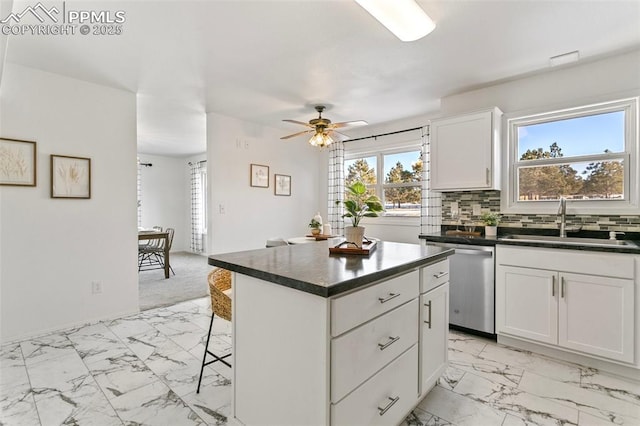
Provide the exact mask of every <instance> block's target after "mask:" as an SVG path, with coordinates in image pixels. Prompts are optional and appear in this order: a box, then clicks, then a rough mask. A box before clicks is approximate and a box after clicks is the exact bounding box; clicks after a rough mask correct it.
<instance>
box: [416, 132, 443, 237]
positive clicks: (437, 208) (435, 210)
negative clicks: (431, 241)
mask: <svg viewBox="0 0 640 426" xmlns="http://www.w3.org/2000/svg"><path fill="white" fill-rule="evenodd" d="M421 147H422V148H421V151H422V197H421V198H422V202H421V208H420V233H421V234H431V233H435V232H439V231H440V225H441V223H442V197H441V196H440V193H439V192H434V191H430V190H429V187H430V179H431V176H430V173H431V166H430V144H429V126H425V127H423V128H422V144H421Z"/></svg>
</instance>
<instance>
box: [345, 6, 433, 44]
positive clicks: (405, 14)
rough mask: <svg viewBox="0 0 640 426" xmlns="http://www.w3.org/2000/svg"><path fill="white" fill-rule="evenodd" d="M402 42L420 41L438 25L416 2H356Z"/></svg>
mask: <svg viewBox="0 0 640 426" xmlns="http://www.w3.org/2000/svg"><path fill="white" fill-rule="evenodd" d="M355 1H356V3H358V4H359V5H360V6H362V7H363V8H364V9H365V10H366V11H367V12H369V13H370V14H371V15H372V16H373V17H374V18H376V19H377V20H378V21H380V23H381V24H382V25H384V26H385V27H387V29H388V30H389V31H391V32H392V33H393V34H395V36H396V37H398V38H399V39H400V40H402V41H414V40H418V39H420V38H422V37H424V36H426V35H427V34H429V33H430V32H431V31H433V30H434V29H435V28H436V24H435V23H434V22H433V20H432V19H431V18H430V17H429V15H427V14H426V13H425V11H424V10H422V8H421V7H420V6H419V5H418V4H417V3H416V2H415V0H393V1H389V0H355Z"/></svg>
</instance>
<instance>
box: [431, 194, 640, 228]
mask: <svg viewBox="0 0 640 426" xmlns="http://www.w3.org/2000/svg"><path fill="white" fill-rule="evenodd" d="M453 201H457V202H458V209H459V210H460V222H461V223H465V222H475V223H476V224H478V225H479V224H480V223H481V221H480V216H474V215H473V207H472V206H473V204H480V206H481V209H482V211H486V210H487V209H489V210H491V211H493V212H499V211H500V191H464V192H443V193H442V224H443V225H455V224H456V223H455V222H454V221H452V220H451V202H453ZM566 221H567V222H566V223H567V226H570V227H571V226H573V227H581V228H582V229H583V230H592V231H629V232H632V231H633V232H640V216H639V215H636V216H632V215H606V216H601V215H569V214H568V215H567V216H566ZM500 226H501V227H514V228H557V227H558V216H557V215H555V214H553V215H549V214H530V215H520V214H503V215H501V220H500Z"/></svg>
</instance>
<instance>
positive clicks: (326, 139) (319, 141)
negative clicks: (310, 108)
mask: <svg viewBox="0 0 640 426" xmlns="http://www.w3.org/2000/svg"><path fill="white" fill-rule="evenodd" d="M309 143H310V144H311V145H313V146H317V147H320V148H324V147H325V146H328V145H331V144H332V143H333V139H331V136H329V135H328V134H326V133H324V132H317V133H316V134H315V135H313V136H312V137H311V139H309Z"/></svg>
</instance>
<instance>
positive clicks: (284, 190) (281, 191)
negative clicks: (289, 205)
mask: <svg viewBox="0 0 640 426" xmlns="http://www.w3.org/2000/svg"><path fill="white" fill-rule="evenodd" d="M274 176H275V184H274V187H275V194H276V195H291V176H288V175H274Z"/></svg>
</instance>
